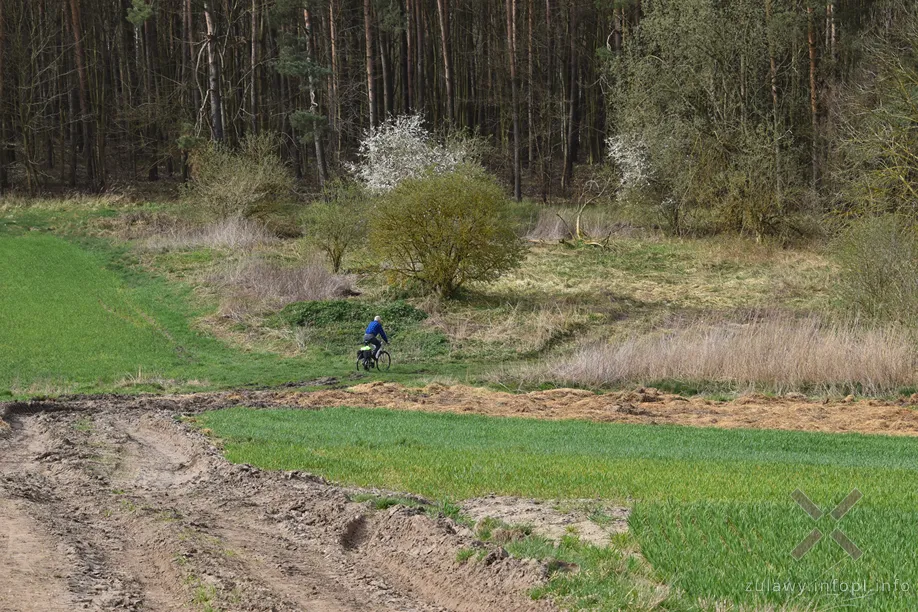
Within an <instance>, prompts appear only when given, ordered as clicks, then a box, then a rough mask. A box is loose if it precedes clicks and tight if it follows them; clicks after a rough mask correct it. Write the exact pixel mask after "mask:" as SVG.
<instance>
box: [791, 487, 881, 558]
mask: <svg viewBox="0 0 918 612" xmlns="http://www.w3.org/2000/svg"><path fill="white" fill-rule="evenodd" d="M791 497H792V498H793V499H794V501H795V502H797V505H799V506H800V507H801V508H803V511H804V512H806V513H807V514H809V515H810V518H812V519H813V520H814V521H818V520H819V519H821V518H822V517H823V516H824V513H823V511H822V510H820V509H819V506H817V505H816V504H814V503H813V502H812V501H811V500H810V498H809V497H807V496H806V494H805V493H804V492H803V491H801V490H800V489H797V490H795V491H794V492H793V493H791ZM861 497H863V495H862V494H861V492H860V491H858V490H857V489H854V490H853V491H851V492H850V493H848V496H847V497H846V498H845V499H843V500H842V501H841V503H840V504H838V505H837V506H835V509H834V510H832V512H830V513H829V515H830V516H831V517H832V518H834V519H835V520H836V522H837V521H840V520H841V519H842V517H844V516H845V515H846V514H848V511H849V510H851V508H852V507H854V504H856V503H857V502H858V500H859V499H860V498H861ZM822 536H823V533H822V532H821V531H819V530H818V529H813V531H811V532H810V534H809V535H808V536H806V537H805V538H803V541H802V542H800V543H799V544H797V548H795V549H794V550H793V551H792V552H791V556H792V557H793V558H794V559H797V560H798V561H799V560H800V559H802V558H803V555H805V554H806V553H808V552H810V549H811V548H813V547H814V546H816V543H817V542H819V540H821V539H822ZM829 536H830V537H831V538H832V539H833V540H835V543H836V544H838V545H839V546H841V547H842V550H844V551H845V552H846V553H848V555H849V556H850V557H851V558H852V559H854V560H855V561H857V560H858V559H860V557H861V555H863V554H864V553H863V551H862V550H861V549H860V548H858V547H857V544H855V543H854V542H852V541H851V540H850V539H849V538H848V536H846V535H845V534H844V533H842V532H841V531H840V530H839V529H834V530H833V531H832V533H830V534H829Z"/></svg>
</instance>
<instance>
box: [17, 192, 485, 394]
mask: <svg viewBox="0 0 918 612" xmlns="http://www.w3.org/2000/svg"><path fill="white" fill-rule="evenodd" d="M3 212H4V211H3V209H2V208H0V213H3ZM116 214H117V212H116V211H114V210H111V209H108V208H105V207H101V208H86V209H79V208H74V206H73V205H69V206H61V207H48V208H37V207H36V208H26V209H14V211H13V213H12V214H7V215H5V216H4V215H2V214H0V262H2V266H0V399H3V398H4V397H28V396H34V395H49V394H50V395H54V394H59V393H69V392H101V391H110V390H119V391H122V392H124V391H156V390H162V389H164V388H167V389H170V390H176V389H207V388H220V387H230V386H242V385H271V384H278V383H283V382H290V381H304V380H311V379H315V378H318V377H325V376H337V377H339V378H345V379H346V378H347V377H350V376H353V375H354V362H353V351H354V350H355V349H356V347H357V339H358V336H359V333H358V332H359V331H360V330H359V329H358V330H357V332H353V333H352V334H351V336H349V337H348V339H347V340H346V341H345V340H343V336H341V335H340V334H339V336H338V337H336V339H338V340H340V342H339V344H338V346H337V352H335V348H336V347H333V346H324V347H322V350H320V351H311V352H308V353H305V354H301V355H296V356H293V357H284V356H282V355H279V354H277V353H272V352H270V351H268V350H266V347H265V346H258V345H256V346H254V347H242V346H240V345H238V344H232V343H228V342H225V341H222V340H219V339H217V338H215V337H214V336H213V335H212V334H211V333H208V332H207V331H205V330H203V329H201V328H200V327H198V326H197V324H196V322H197V321H199V320H201V319H202V318H203V317H204V316H207V315H210V314H212V313H213V310H214V308H215V304H214V302H213V301H212V300H208V299H203V300H202V299H200V298H199V297H198V296H196V295H195V294H194V293H193V291H192V289H191V287H190V286H189V285H187V284H185V283H181V282H176V281H175V280H166V279H165V278H163V277H160V276H158V275H157V274H156V272H158V270H156V269H154V270H151V271H146V270H145V269H144V267H143V266H142V265H141V264H140V263H139V262H138V261H137V260H136V258H135V256H134V254H133V253H132V252H131V251H130V250H127V249H125V248H124V247H123V246H119V245H118V244H116V243H115V244H113V243H112V242H110V241H108V240H102V239H94V238H86V237H85V236H84V235H85V233H86V232H87V231H88V230H87V227H88V226H90V225H91V224H92V223H93V222H94V221H98V220H99V219H105V218H109V217H112V216H113V215H116ZM51 232H54V233H51ZM62 236H66V238H64V237H62ZM180 255H183V257H181V258H180V259H181V261H182V262H183V263H184V264H185V265H187V266H191V267H192V268H194V269H196V267H200V265H201V262H202V261H207V262H211V261H213V259H214V258H215V257H216V258H218V259H219V254H216V255H215V254H207V255H208V256H207V257H206V258H205V257H202V254H201V253H188V254H180ZM172 259H173V260H174V259H175V258H172ZM352 331H353V330H352ZM351 337H353V341H351ZM394 356H395V365H394V367H393V370H392V371H390V372H388V373H386V374H385V375H384V377H385V378H386V379H387V380H395V381H398V382H403V383H408V384H411V383H416V382H425V381H427V380H429V379H430V377H431V376H436V375H438V374H441V373H442V374H446V375H449V376H453V377H464V376H467V374H466V372H467V371H468V368H467V366H466V364H460V363H455V362H454V363H445V364H440V366H439V369H438V368H436V367H434V368H433V369H431V368H429V367H428V364H426V363H425V362H424V361H423V360H420V361H419V362H417V363H415V364H404V363H401V362H400V360H399V357H400V354H399V352H398V351H397V350H396V351H394ZM370 376H371V377H373V376H380V375H375V374H371V375H370Z"/></svg>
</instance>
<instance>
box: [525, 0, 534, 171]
mask: <svg viewBox="0 0 918 612" xmlns="http://www.w3.org/2000/svg"><path fill="white" fill-rule="evenodd" d="M527 11H528V12H527V15H526V18H527V26H528V32H527V38H526V70H527V72H528V77H529V78H528V81H529V82H528V83H527V84H526V137H527V140H528V145H529V146H528V151H527V156H526V161H527V164H528V168H529V172H530V174H531V173H532V163H533V161H535V119H534V116H533V115H534V110H533V106H534V101H533V88H534V87H535V54H534V53H533V50H532V32H533V19H534V17H533V13H534V12H535V3H534V0H529V5H528V7H527Z"/></svg>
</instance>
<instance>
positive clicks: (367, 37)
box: [363, 0, 377, 127]
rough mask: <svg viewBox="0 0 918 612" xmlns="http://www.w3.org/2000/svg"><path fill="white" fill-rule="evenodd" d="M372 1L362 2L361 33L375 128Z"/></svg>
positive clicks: (371, 120) (370, 106)
mask: <svg viewBox="0 0 918 612" xmlns="http://www.w3.org/2000/svg"><path fill="white" fill-rule="evenodd" d="M371 9H372V0H363V32H364V41H365V43H366V52H367V104H368V106H369V114H370V127H376V125H377V121H376V78H375V76H374V70H373V64H374V58H373V22H372V10H371Z"/></svg>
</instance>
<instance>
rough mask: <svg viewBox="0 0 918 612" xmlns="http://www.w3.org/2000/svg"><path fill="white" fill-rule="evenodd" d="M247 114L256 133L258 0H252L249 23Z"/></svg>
mask: <svg viewBox="0 0 918 612" xmlns="http://www.w3.org/2000/svg"><path fill="white" fill-rule="evenodd" d="M249 31H250V34H249V36H250V38H251V41H250V45H251V48H250V49H249V114H250V115H251V117H250V120H251V122H252V133H253V134H257V133H258V77H257V70H258V0H252V14H251V16H250V23H249Z"/></svg>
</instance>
